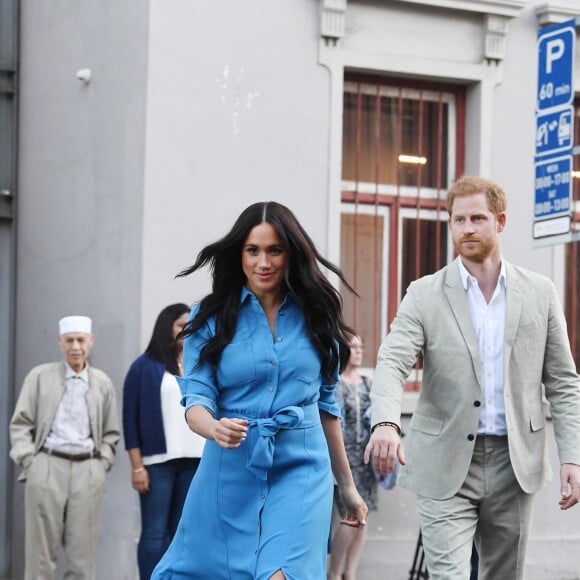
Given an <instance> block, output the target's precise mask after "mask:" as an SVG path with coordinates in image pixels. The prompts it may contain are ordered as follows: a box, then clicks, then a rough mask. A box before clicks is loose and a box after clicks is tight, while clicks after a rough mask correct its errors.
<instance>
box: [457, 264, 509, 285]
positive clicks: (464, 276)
mask: <svg viewBox="0 0 580 580" xmlns="http://www.w3.org/2000/svg"><path fill="white" fill-rule="evenodd" d="M457 261H458V262H459V275H460V276H461V283H462V284H463V289H464V290H466V291H467V288H468V287H469V280H470V279H474V280H475V276H472V275H471V274H470V273H469V272H468V270H467V268H466V267H465V265H464V264H463V261H462V260H461V257H460V256H458V257H457ZM506 280H507V278H506V274H505V262H504V259H503V256H502V257H501V262H500V268H499V278H498V280H497V282H498V284H502V285H503V287H504V288H505V287H506Z"/></svg>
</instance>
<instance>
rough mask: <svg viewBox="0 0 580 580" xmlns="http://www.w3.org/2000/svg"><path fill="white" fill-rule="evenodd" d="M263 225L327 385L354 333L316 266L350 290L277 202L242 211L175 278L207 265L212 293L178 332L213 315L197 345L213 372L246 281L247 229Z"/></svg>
mask: <svg viewBox="0 0 580 580" xmlns="http://www.w3.org/2000/svg"><path fill="white" fill-rule="evenodd" d="M264 222H266V223H269V224H271V225H272V226H273V228H274V229H275V230H276V232H277V233H278V236H279V237H280V240H281V242H282V244H283V245H284V247H285V250H286V252H287V254H288V265H287V269H286V273H285V282H286V287H287V290H288V292H289V293H290V294H291V295H292V296H293V297H294V299H295V300H296V302H297V303H298V305H299V306H300V308H301V309H302V312H303V313H304V317H305V320H306V327H307V329H308V334H309V337H310V340H311V341H312V344H313V345H314V347H315V348H316V351H317V352H318V355H319V356H320V360H321V362H322V376H323V379H324V380H325V381H326V382H327V384H332V383H333V382H334V374H335V372H336V369H337V367H339V369H340V370H342V369H343V368H344V365H345V364H346V361H347V360H348V356H349V353H350V347H349V344H348V342H349V337H350V335H352V334H354V331H353V330H352V329H351V328H349V327H348V326H347V325H346V324H345V322H344V319H343V316H342V298H341V296H340V294H339V292H338V291H337V290H336V288H334V286H332V284H331V283H330V282H329V281H328V280H327V279H326V277H325V276H324V274H323V273H322V271H321V268H320V265H322V266H324V267H325V268H327V269H328V270H330V271H331V272H333V273H334V274H336V275H337V276H338V277H339V278H340V280H341V281H342V282H343V284H344V285H345V287H346V288H348V289H349V290H350V291H351V292H353V293H354V290H353V289H352V288H351V286H350V285H349V284H348V282H347V281H346V280H345V278H344V276H343V274H342V272H341V271H340V269H339V268H337V267H336V266H335V265H334V264H332V263H331V262H329V261H328V260H326V259H325V258H323V257H322V256H321V255H320V254H319V253H318V250H317V249H316V247H315V245H314V242H313V241H312V240H311V239H310V236H309V235H308V234H307V233H306V232H305V231H304V228H303V227H302V226H301V225H300V223H299V222H298V220H297V219H296V217H295V216H294V214H293V213H292V212H291V211H290V210H289V209H288V208H287V207H285V206H284V205H282V204H280V203H276V202H274V201H266V202H259V203H254V204H252V205H250V206H249V207H247V208H246V209H245V210H244V211H243V212H242V213H241V215H240V216H239V217H238V219H237V220H236V222H235V224H234V225H233V227H232V229H231V230H230V231H229V233H227V234H226V235H225V236H224V237H223V238H222V239H221V240H218V241H217V242H214V243H213V244H210V245H208V246H206V247H205V248H203V250H201V251H200V252H199V254H198V255H197V259H196V261H195V263H194V264H193V266H190V267H189V268H186V269H185V270H183V271H181V272H180V273H179V274H178V275H177V276H178V277H181V276H187V275H189V274H191V273H193V272H195V271H196V270H198V269H199V268H202V267H203V266H207V265H209V266H210V268H211V271H212V292H211V293H210V294H208V295H207V296H205V298H203V300H202V301H201V303H200V308H199V311H198V313H197V314H196V316H195V317H194V318H193V319H192V320H191V321H190V322H189V323H188V325H187V326H186V328H185V332H184V334H185V335H186V336H187V335H189V334H193V333H194V332H196V331H197V330H198V329H199V328H201V327H202V326H203V325H204V324H205V323H206V321H207V320H208V319H209V318H211V317H215V322H216V325H215V328H216V330H215V334H214V336H212V337H211V338H210V339H209V340H208V341H207V342H206V343H205V345H204V346H203V348H202V350H201V353H200V358H199V363H198V364H200V365H201V364H204V363H209V364H210V365H211V366H212V367H213V369H214V371H216V370H217V366H218V363H219V360H220V357H221V354H222V351H223V349H224V348H225V347H226V346H227V345H228V344H229V343H230V342H231V340H232V338H233V336H234V332H235V329H236V322H237V317H238V311H239V308H240V292H241V290H242V287H243V286H244V285H245V283H246V277H245V275H244V272H243V269H242V250H243V247H244V244H245V242H246V239H247V238H248V236H249V234H250V231H251V230H252V229H253V228H255V227H256V226H258V225H260V224H261V223H264Z"/></svg>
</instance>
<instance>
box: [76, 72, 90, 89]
mask: <svg viewBox="0 0 580 580" xmlns="http://www.w3.org/2000/svg"><path fill="white" fill-rule="evenodd" d="M77 79H79V81H83V83H85V85H86V84H88V83H90V82H91V69H90V68H81V69H80V70H78V71H77Z"/></svg>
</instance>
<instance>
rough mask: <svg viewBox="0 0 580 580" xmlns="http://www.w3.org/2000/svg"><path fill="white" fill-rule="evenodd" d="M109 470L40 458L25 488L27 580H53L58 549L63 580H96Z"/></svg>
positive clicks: (91, 463) (96, 464) (91, 461)
mask: <svg viewBox="0 0 580 580" xmlns="http://www.w3.org/2000/svg"><path fill="white" fill-rule="evenodd" d="M105 472H106V469H105V467H104V465H103V463H102V462H101V460H100V459H87V460H86V461H70V460H68V459H61V458H59V457H54V456H49V455H47V454H45V453H39V454H38V455H36V457H35V458H34V460H33V462H32V465H31V466H30V468H29V470H28V473H27V477H26V487H25V494H24V499H25V555H26V566H25V574H24V577H25V580H50V579H51V578H53V577H54V572H55V568H56V561H57V553H58V547H59V545H60V543H61V541H62V545H63V548H64V552H65V556H66V564H65V573H64V578H65V579H67V580H69V579H70V580H73V579H74V580H93V579H94V578H95V571H94V562H95V551H96V546H97V541H98V534H99V524H100V517H101V507H102V503H103V492H104V488H105Z"/></svg>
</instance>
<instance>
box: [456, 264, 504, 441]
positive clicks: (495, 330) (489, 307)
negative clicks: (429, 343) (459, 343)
mask: <svg viewBox="0 0 580 580" xmlns="http://www.w3.org/2000/svg"><path fill="white" fill-rule="evenodd" d="M459 272H460V273H461V280H462V281H463V287H464V288H465V290H466V292H467V299H468V301H469V310H470V311H471V319H472V321H473V328H474V329H475V335H476V336H477V345H478V347H479V361H480V369H481V377H482V379H483V391H484V392H483V397H482V402H481V412H480V415H479V425H478V427H477V432H478V433H479V434H480V435H506V434H507V426H506V421H505V403H504V398H503V350H504V332H505V308H506V307H505V304H506V298H505V295H506V291H505V289H506V275H505V265H504V262H503V260H502V262H501V269H500V273H499V278H498V281H497V285H496V287H495V290H494V292H493V296H492V297H491V300H490V301H489V304H488V303H487V302H486V301H485V298H484V297H483V294H482V292H481V290H480V288H479V284H478V282H477V279H476V278H475V277H474V276H472V275H471V274H470V273H469V272H468V271H467V269H466V268H465V266H464V265H463V262H462V261H461V259H459Z"/></svg>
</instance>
